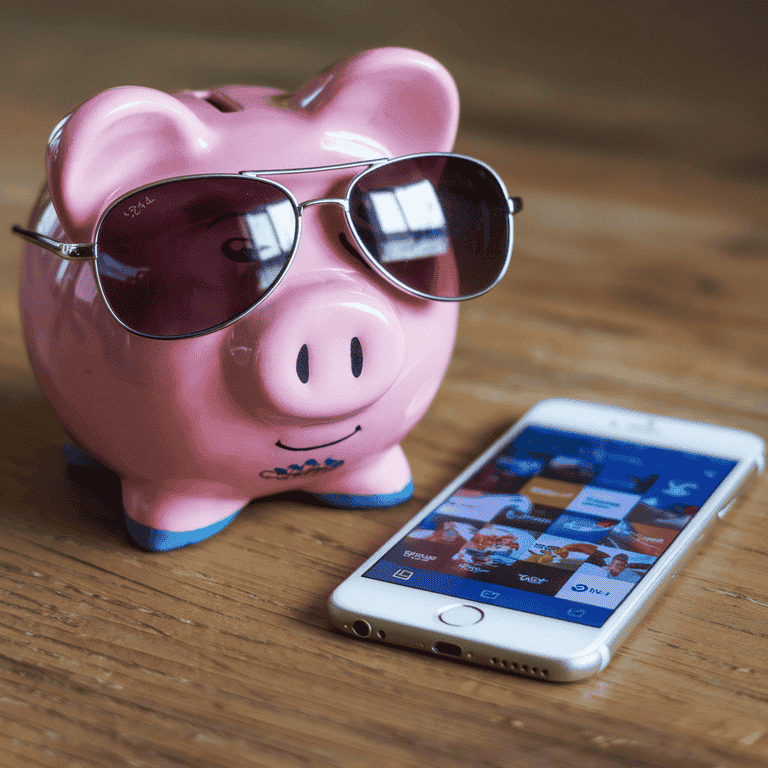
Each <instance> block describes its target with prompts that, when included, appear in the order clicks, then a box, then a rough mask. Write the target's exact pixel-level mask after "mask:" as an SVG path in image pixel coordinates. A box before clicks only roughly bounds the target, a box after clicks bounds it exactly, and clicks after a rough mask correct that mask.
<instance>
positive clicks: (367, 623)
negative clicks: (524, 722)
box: [329, 400, 765, 681]
mask: <svg viewBox="0 0 768 768" xmlns="http://www.w3.org/2000/svg"><path fill="white" fill-rule="evenodd" d="M764 463H765V444H764V443H763V441H762V440H761V439H760V438H759V437H757V436H756V435H753V434H751V433H749V432H742V431H738V430H734V429H726V428H723V427H718V426H713V425H709V424H702V423H695V422H690V421H683V420H680V419H672V418H666V417H661V416H653V415H651V414H647V413H637V412H633V411H627V410H623V409H620V408H615V407H610V406H605V405H596V404H592V403H585V402H578V401H573V400H545V401H543V402H541V403H539V404H538V405H536V406H535V407H534V408H533V409H532V410H530V411H529V412H528V413H527V414H526V415H525V416H524V417H523V418H522V419H521V420H520V421H519V422H518V423H517V424H516V425H515V426H514V427H512V428H511V429H510V430H509V431H508V432H507V433H506V434H505V435H504V436H503V437H501V438H500V439H499V440H497V441H496V443H495V444H494V445H492V446H491V447H490V448H489V449H488V450H487V451H486V452H485V453H484V454H483V455H482V456H480V457H479V458H478V459H477V461H475V462H474V463H473V464H472V465H471V466H470V467H469V468H468V469H467V470H466V471H465V472H463V473H462V474H461V475H460V476H459V477H458V478H456V480H454V482H452V483H451V484H450V485H449V486H448V487H447V488H446V489H445V490H444V491H443V492H442V493H441V494H440V495H438V496H437V497H436V498H435V499H434V500H433V501H432V502H431V503H430V504H428V505H427V506H426V508H425V509H423V510H422V512H421V513H420V514H418V515H417V516H416V517H415V518H414V519H413V520H411V522H409V523H408V524H407V525H406V526H405V527H404V528H403V529H402V530H400V531H399V532H398V533H397V534H396V535H395V536H394V537H392V539H390V540H389V541H388V542H387V543H386V544H384V546H383V547H381V549H379V550H378V552H376V553H375V554H374V555H373V556H372V557H371V558H369V559H368V560H367V561H366V562H365V563H363V564H362V565H361V566H360V567H359V568H358V569H357V570H356V571H355V572H354V573H353V574H352V575H351V576H350V577H349V578H348V579H346V580H345V581H344V582H343V583H342V584H341V585H340V586H339V587H338V588H337V589H336V590H335V591H334V592H333V594H332V595H331V597H330V599H329V613H330V618H331V621H332V623H333V625H334V626H335V627H336V628H337V629H339V630H341V631H342V632H346V633H348V634H351V635H355V636H358V637H361V638H367V639H369V640H378V641H383V642H386V643H392V644H395V645H399V646H403V647H406V648H411V649H416V650H421V651H425V652H428V653H434V654H437V655H439V656H443V657H446V658H454V659H457V660H463V661H468V662H471V663H474V664H481V665H484V666H488V667H492V668H494V669H498V670H502V671H507V672H514V673H518V674H524V675H528V676H533V677H537V678H540V679H549V680H562V681H567V680H579V679H582V678H585V677H588V676H589V675H592V674H594V673H596V672H599V671H600V670H602V669H604V668H605V666H606V665H607V664H608V662H609V661H610V659H611V656H612V655H613V653H615V651H616V649H617V648H618V647H619V645H620V644H621V643H622V642H623V640H624V639H625V638H626V637H627V635H628V634H629V632H630V631H631V630H632V629H633V628H634V626H635V625H636V624H637V623H638V622H639V621H640V619H641V618H642V616H643V615H644V614H645V613H646V611H647V610H648V609H649V608H650V607H651V606H652V605H653V603H654V602H655V601H656V599H657V598H658V597H659V595H660V594H661V593H662V591H663V590H664V588H665V587H666V586H667V584H668V583H669V582H670V581H671V580H672V579H673V578H674V576H675V575H676V574H677V573H678V571H679V570H680V569H681V568H682V566H683V565H684V564H685V562H686V561H687V560H688V558H689V557H690V556H691V555H692V554H693V552H694V551H695V550H696V548H697V546H698V545H699V543H700V542H701V541H702V540H703V538H704V537H705V536H706V534H707V533H708V532H709V531H710V529H711V528H712V527H713V526H714V524H715V523H716V522H717V520H718V519H719V518H721V517H723V516H724V515H725V514H726V512H728V510H729V509H730V507H731V506H732V503H733V501H734V499H735V498H736V495H737V493H739V492H740V491H741V490H743V489H744V487H745V485H746V483H747V482H748V481H749V480H750V479H752V478H753V477H754V476H756V475H757V474H758V473H759V472H762V470H763V467H764Z"/></svg>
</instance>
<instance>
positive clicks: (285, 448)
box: [275, 424, 362, 451]
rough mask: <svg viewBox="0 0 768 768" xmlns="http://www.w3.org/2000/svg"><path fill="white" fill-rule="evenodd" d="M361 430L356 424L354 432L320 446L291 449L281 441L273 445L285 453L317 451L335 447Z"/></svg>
mask: <svg viewBox="0 0 768 768" xmlns="http://www.w3.org/2000/svg"><path fill="white" fill-rule="evenodd" d="M361 429H362V427H361V426H360V425H359V424H358V425H357V426H356V427H355V429H354V432H350V433H349V434H348V435H347V436H346V437H340V438H339V439H338V440H334V441H333V442H330V443H323V444H322V445H308V446H306V447H305V448H292V447H291V446H290V445H285V444H284V443H283V442H282V441H281V440H278V441H277V442H276V443H275V445H276V446H277V447H278V448H283V449H284V450H286V451H314V450H317V449H318V448H328V446H331V445H336V444H337V443H341V442H343V441H344V440H346V439H347V438H350V437H352V435H356V434H357V433H358V432H359V431H360V430H361Z"/></svg>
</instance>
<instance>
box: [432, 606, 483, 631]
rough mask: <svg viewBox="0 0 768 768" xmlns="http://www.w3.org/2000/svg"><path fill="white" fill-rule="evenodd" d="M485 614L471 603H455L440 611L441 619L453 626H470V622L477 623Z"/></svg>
mask: <svg viewBox="0 0 768 768" xmlns="http://www.w3.org/2000/svg"><path fill="white" fill-rule="evenodd" d="M483 616H485V614H484V613H483V612H482V611H481V610H480V609H479V608H473V607H472V606H471V605H454V606H453V607H451V608H446V609H445V610H444V611H442V612H441V613H440V621H442V622H443V624H450V625H451V626H452V627H468V626H469V625H470V624H477V622H478V621H480V619H482V618H483Z"/></svg>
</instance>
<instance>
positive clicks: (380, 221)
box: [350, 156, 510, 298]
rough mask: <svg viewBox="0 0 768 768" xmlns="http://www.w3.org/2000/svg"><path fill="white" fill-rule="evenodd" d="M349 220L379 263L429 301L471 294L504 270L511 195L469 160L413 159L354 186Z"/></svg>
mask: <svg viewBox="0 0 768 768" xmlns="http://www.w3.org/2000/svg"><path fill="white" fill-rule="evenodd" d="M350 218H351V222H352V225H353V227H354V229H355V231H356V233H357V235H358V237H359V238H360V240H361V241H362V242H363V243H364V245H365V247H366V249H367V250H368V252H369V253H370V255H371V256H372V257H373V258H374V259H375V260H376V261H377V262H378V263H379V265H380V266H381V267H382V268H383V269H384V270H385V271H386V272H387V273H389V274H390V275H391V276H392V277H394V278H395V279H396V280H397V281H399V282H400V283H402V284H404V285H406V286H407V287H409V288H411V289H414V290H416V291H419V292H420V293H423V294H425V295H427V296H434V297H440V298H459V297H469V296H473V295H475V294H478V293H481V292H483V291H485V290H487V289H488V288H490V287H491V286H492V285H493V284H494V283H495V282H496V280H497V279H498V278H499V276H500V274H501V272H502V270H503V269H504V264H505V262H506V257H507V251H508V243H509V235H510V233H509V225H508V220H509V208H508V203H507V200H506V196H505V194H504V191H503V189H502V188H501V186H500V185H499V183H498V181H497V180H496V178H495V176H494V175H493V174H492V173H491V172H490V171H489V170H488V169H486V168H485V167H484V166H482V165H480V164H479V163H477V162H475V161H473V160H470V159H467V158H460V157H451V156H427V157H415V158H409V159H404V160H399V161H395V162H392V163H388V164H387V165H385V166H382V167H381V168H375V169H374V170H372V171H370V172H369V173H367V174H365V175H364V176H362V177H361V178H360V179H359V180H358V181H357V182H356V183H355V185H354V186H353V188H352V190H351V192H350Z"/></svg>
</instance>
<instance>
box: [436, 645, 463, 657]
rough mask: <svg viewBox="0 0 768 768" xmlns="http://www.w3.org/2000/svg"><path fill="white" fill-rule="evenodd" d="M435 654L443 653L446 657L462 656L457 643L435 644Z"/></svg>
mask: <svg viewBox="0 0 768 768" xmlns="http://www.w3.org/2000/svg"><path fill="white" fill-rule="evenodd" d="M432 650H433V651H434V652H435V653H442V654H444V655H445V656H461V646H460V645H456V644H455V643H443V642H439V643H435V644H434V645H433V646H432Z"/></svg>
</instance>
